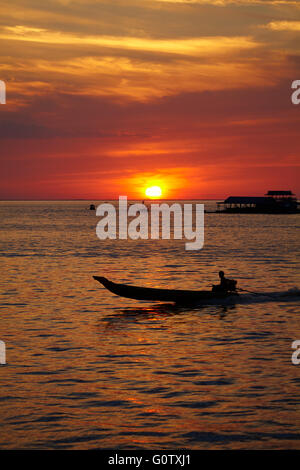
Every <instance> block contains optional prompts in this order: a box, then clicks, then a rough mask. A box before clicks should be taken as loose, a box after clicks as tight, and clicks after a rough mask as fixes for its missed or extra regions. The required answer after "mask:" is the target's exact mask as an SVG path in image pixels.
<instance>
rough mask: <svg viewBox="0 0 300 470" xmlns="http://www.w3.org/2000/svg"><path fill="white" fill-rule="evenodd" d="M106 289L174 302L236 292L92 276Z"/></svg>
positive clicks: (122, 294) (133, 297)
mask: <svg viewBox="0 0 300 470" xmlns="http://www.w3.org/2000/svg"><path fill="white" fill-rule="evenodd" d="M93 278H94V279H95V280H96V281H98V282H100V283H101V284H102V285H103V286H104V287H105V288H106V289H107V290H109V291H110V292H112V293H113V294H115V295H119V296H121V297H126V298H128V299H134V300H149V301H162V302H175V303H180V304H187V303H197V302H203V301H210V300H214V299H225V298H227V297H229V296H232V295H234V296H236V295H238V294H237V293H227V292H212V291H206V290H201V291H195V290H177V289H157V288H153V287H138V286H130V285H127V284H117V283H115V282H112V281H109V280H108V279H106V278H105V277H100V276H93Z"/></svg>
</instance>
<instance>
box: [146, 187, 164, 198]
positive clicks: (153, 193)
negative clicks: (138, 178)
mask: <svg viewBox="0 0 300 470" xmlns="http://www.w3.org/2000/svg"><path fill="white" fill-rule="evenodd" d="M145 193H146V196H148V197H153V198H156V197H160V196H161V194H162V190H161V188H160V187H159V186H151V187H150V188H147V189H146V191H145Z"/></svg>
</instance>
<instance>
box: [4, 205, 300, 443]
mask: <svg viewBox="0 0 300 470" xmlns="http://www.w3.org/2000/svg"><path fill="white" fill-rule="evenodd" d="M91 202H95V201H91ZM88 207H89V202H84V201H78V202H65V201H61V202H1V203H0V215H1V229H0V263H1V271H2V276H1V281H0V286H1V294H0V309H1V310H0V312H1V313H0V315H1V317H0V339H1V340H4V341H5V343H6V347H7V365H6V366H0V380H1V390H0V422H1V435H0V447H1V448H2V449H11V448H19V449H32V448H37V449H59V448H62V449H94V448H98V449H99V448H102V449H107V448H117V449H176V448H187V449H254V448H255V449H287V448H289V449H300V432H299V429H300V415H299V411H300V398H299V391H300V365H299V366H295V365H293V364H292V362H291V355H292V349H291V343H292V342H293V341H294V340H296V339H300V326H299V295H298V294H299V291H298V290H297V289H298V288H299V287H300V282H299V226H300V224H299V221H300V218H299V215H286V216H283V215H262V214H257V215H249V214H243V215H238V214H235V215H228V214H206V216H205V245H204V248H203V250H200V251H194V252H192V251H189V252H188V251H185V249H184V241H183V240H175V241H174V240H156V241H153V240H144V241H142V240H139V241H131V240H129V241H126V240H125V241H124V240H106V241H100V240H99V239H98V238H97V237H96V233H95V227H96V223H97V221H98V219H97V217H96V215H95V212H93V211H89V210H88ZM213 208H214V203H212V202H208V203H206V209H209V210H210V209H213ZM220 269H223V270H225V272H226V273H228V276H229V277H233V278H235V279H237V280H238V283H239V286H240V287H244V288H245V289H248V290H251V291H255V292H258V291H259V292H262V291H264V292H267V293H270V294H269V295H268V296H266V295H259V296H258V295H253V294H246V293H245V294H243V295H242V296H241V297H240V298H239V299H237V300H236V302H232V301H227V302H225V303H223V304H222V305H219V304H215V305H206V306H205V305H202V306H198V307H195V308H191V307H189V308H188V307H187V308H184V307H180V308H179V307H175V306H173V305H172V304H162V303H156V304H155V303H152V304H151V303H149V302H148V303H147V302H146V303H145V302H139V301H134V300H129V299H122V298H120V297H116V296H113V295H112V294H111V293H110V292H108V291H106V290H105V289H103V288H102V287H101V285H100V284H99V283H97V282H95V281H94V280H93V279H92V275H93V274H95V275H104V276H106V277H108V278H109V279H111V280H115V281H117V282H125V283H131V284H136V285H142V286H151V287H170V288H187V289H188V288H190V289H202V288H203V289H205V288H208V287H209V286H210V285H211V284H212V283H213V282H216V281H217V273H218V271H219V270H220ZM291 289H292V290H291Z"/></svg>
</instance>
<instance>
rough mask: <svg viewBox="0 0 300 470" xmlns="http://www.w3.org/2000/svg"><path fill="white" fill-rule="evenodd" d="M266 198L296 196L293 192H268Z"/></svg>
mask: <svg viewBox="0 0 300 470" xmlns="http://www.w3.org/2000/svg"><path fill="white" fill-rule="evenodd" d="M266 196H294V194H293V193H292V191H268V192H267V194H266Z"/></svg>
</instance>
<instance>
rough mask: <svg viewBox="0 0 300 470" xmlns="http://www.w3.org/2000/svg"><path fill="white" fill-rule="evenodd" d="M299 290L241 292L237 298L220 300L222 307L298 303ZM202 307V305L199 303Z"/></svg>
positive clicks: (216, 302) (212, 302)
mask: <svg viewBox="0 0 300 470" xmlns="http://www.w3.org/2000/svg"><path fill="white" fill-rule="evenodd" d="M299 301H300V289H298V288H297V287H293V288H291V289H288V290H286V291H276V292H243V293H240V294H239V295H238V296H230V297H227V298H225V299H222V305H232V304H234V305H237V304H256V303H267V302H299ZM209 304H210V305H212V304H213V305H219V304H220V300H217V299H215V300H211V301H210V302H209ZM201 305H203V303H201Z"/></svg>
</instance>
